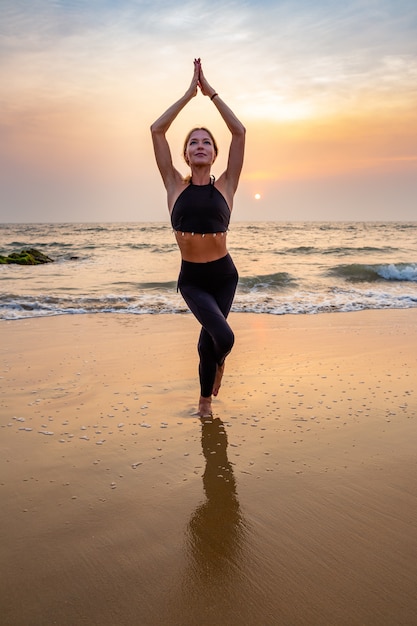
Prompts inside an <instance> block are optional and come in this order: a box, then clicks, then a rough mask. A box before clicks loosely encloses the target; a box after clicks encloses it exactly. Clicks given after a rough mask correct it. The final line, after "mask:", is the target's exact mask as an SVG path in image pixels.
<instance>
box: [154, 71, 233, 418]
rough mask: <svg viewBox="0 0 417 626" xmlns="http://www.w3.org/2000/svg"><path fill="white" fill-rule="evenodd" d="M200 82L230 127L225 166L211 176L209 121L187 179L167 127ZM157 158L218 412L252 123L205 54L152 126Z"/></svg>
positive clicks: (189, 147) (213, 151)
mask: <svg viewBox="0 0 417 626" xmlns="http://www.w3.org/2000/svg"><path fill="white" fill-rule="evenodd" d="M198 89H200V91H201V93H202V94H203V96H208V97H209V98H210V100H211V101H212V102H213V104H214V105H215V106H216V108H217V109H218V111H219V113H220V115H221V116H222V118H223V120H224V122H225V123H226V125H227V127H228V129H229V130H230V132H231V135H232V140H231V143H230V148H229V157H228V162H227V167H226V170H225V171H224V172H223V174H222V175H221V176H220V177H219V178H218V180H215V179H214V176H212V175H211V166H212V165H213V163H214V161H215V159H216V156H217V145H216V142H215V140H214V137H213V135H212V134H211V133H210V131H208V130H207V129H206V128H194V129H193V130H191V131H190V132H189V134H188V136H187V138H186V140H185V143H184V152H183V154H184V159H185V161H186V163H187V165H188V166H189V167H190V169H191V176H190V177H188V178H185V179H184V178H183V176H182V175H181V174H180V172H178V170H177V169H176V168H175V167H174V165H173V163H172V157H171V151H170V148H169V145H168V142H167V139H166V132H167V130H168V128H169V127H170V126H171V124H172V122H173V121H174V120H175V118H176V117H177V115H178V114H179V113H180V111H181V110H182V109H183V108H184V107H185V105H186V104H187V103H188V102H190V100H191V99H192V98H194V97H195V96H196V95H197V93H198ZM151 132H152V140H153V145H154V150H155V157H156V162H157V164H158V168H159V171H160V173H161V176H162V180H163V182H164V185H165V188H166V190H167V197H168V209H169V212H170V215H171V223H172V226H173V229H174V232H175V237H176V240H177V243H178V247H179V249H180V252H181V259H182V261H181V270H180V275H179V279H178V288H179V290H180V292H181V294H182V296H183V298H184V300H185V301H186V303H187V305H188V307H189V308H190V310H191V311H192V313H193V314H194V315H195V317H196V318H197V320H198V321H199V322H200V324H201V326H202V329H201V333H200V339H199V342H198V352H199V355H200V364H199V375H200V400H199V405H198V414H199V415H200V416H201V417H206V416H209V415H211V413H212V411H211V400H212V395H215V396H216V395H217V393H218V391H219V388H220V384H221V379H222V376H223V371H224V362H225V358H226V356H227V355H228V354H229V353H230V351H231V349H232V346H233V342H234V335H233V332H232V330H231V328H230V326H229V324H228V322H227V321H226V318H227V316H228V314H229V311H230V308H231V306H232V302H233V298H234V294H235V290H236V285H237V280H238V274H237V271H236V268H235V266H234V264H233V261H232V259H231V257H230V255H229V253H228V251H227V247H226V235H227V229H228V226H229V221H230V213H231V210H232V206H233V197H234V194H235V192H236V189H237V185H238V181H239V176H240V172H241V170H242V165H243V155H244V146H245V128H244V126H243V125H242V124H241V122H240V121H239V120H238V119H237V117H236V116H235V114H234V113H233V112H232V111H231V110H230V108H229V107H228V106H227V104H226V103H225V102H224V101H223V100H222V99H221V98H220V96H219V95H218V94H217V93H216V91H215V90H214V89H213V87H211V86H210V84H209V83H208V82H207V79H206V78H205V76H204V73H203V69H202V66H201V62H200V59H196V60H195V61H194V75H193V78H192V81H191V84H190V86H189V88H188V89H187V91H186V92H185V94H184V95H183V96H182V97H181V98H180V99H179V100H178V101H177V102H175V103H174V104H173V105H172V106H170V107H169V109H167V111H165V113H163V114H162V115H161V117H159V118H158V119H157V120H156V122H154V123H153V124H152V126H151Z"/></svg>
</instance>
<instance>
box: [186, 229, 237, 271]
mask: <svg viewBox="0 0 417 626" xmlns="http://www.w3.org/2000/svg"><path fill="white" fill-rule="evenodd" d="M175 238H176V240H177V244H178V247H179V249H180V252H181V257H182V258H183V259H184V261H189V262H190V263H210V261H217V260H218V259H221V258H223V257H224V256H226V254H227V247H226V239H227V233H206V234H204V235H201V234H200V233H194V234H193V233H182V232H181V231H175Z"/></svg>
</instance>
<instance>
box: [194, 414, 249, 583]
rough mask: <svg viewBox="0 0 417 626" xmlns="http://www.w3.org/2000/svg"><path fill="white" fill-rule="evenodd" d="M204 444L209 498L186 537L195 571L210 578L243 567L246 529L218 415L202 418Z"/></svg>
mask: <svg viewBox="0 0 417 626" xmlns="http://www.w3.org/2000/svg"><path fill="white" fill-rule="evenodd" d="M201 444H202V448H203V454H204V457H205V459H206V468H205V471H204V474H203V486H204V491H205V495H206V500H205V502H203V503H202V504H200V505H199V506H198V507H197V508H196V509H195V511H194V513H193V514H192V516H191V519H190V522H189V525H188V537H187V540H188V551H189V558H190V566H191V567H192V570H193V572H192V575H193V576H194V577H198V578H199V579H200V582H202V579H204V581H205V582H208V581H209V580H210V579H213V581H214V580H219V579H220V580H221V579H222V578H223V577H227V578H229V576H230V575H232V574H233V575H236V573H237V571H239V570H240V569H241V564H240V561H241V559H242V549H243V545H244V538H245V532H246V529H245V522H244V519H243V516H242V513H241V510H240V506H239V501H238V497H237V493H236V479H235V477H234V474H233V468H232V465H231V463H230V462H229V460H228V458H227V434H226V429H225V427H224V424H223V422H222V421H221V420H220V419H219V418H216V419H209V420H208V419H202V431H201Z"/></svg>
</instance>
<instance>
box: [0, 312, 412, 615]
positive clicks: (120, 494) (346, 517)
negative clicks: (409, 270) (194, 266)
mask: <svg viewBox="0 0 417 626" xmlns="http://www.w3.org/2000/svg"><path fill="white" fill-rule="evenodd" d="M230 321H231V325H232V326H233V328H234V330H235V333H236V344H235V348H234V350H233V352H232V354H231V355H230V357H229V358H228V361H227V364H226V372H225V376H224V380H223V386H222V388H221V390H220V394H219V396H218V398H217V399H216V400H215V401H214V404H213V407H214V418H213V420H208V421H207V422H205V423H204V424H202V423H201V421H200V420H199V419H198V418H196V417H195V415H193V412H194V411H195V408H196V401H197V399H198V388H197V355H196V348H195V344H196V340H197V334H198V326H197V323H196V322H195V321H194V319H193V318H192V317H191V316H190V315H177V316H174V315H166V316H165V315H160V316H137V317H132V316H114V315H97V316H62V317H55V318H43V319H31V320H26V321H24V320H21V321H17V322H2V323H1V325H0V338H1V341H0V351H1V367H0V494H1V507H0V533H1V544H0V563H1V571H2V583H1V585H0V615H1V618H0V623H1V624H2V626H9V625H13V626H15V625H16V626H21V625H24V626H29V625H36V626H38V625H39V626H40V625H42V626H44V625H46V624H48V625H49V624H58V625H60V626H77V625H78V624H88V625H89V626H95V625H100V626H103V625H104V626H110V625H111V626H115V625H117V626H124V625H126V626H130V625H138V624H140V625H152V626H153V625H158V626H159V625H178V626H188V625H190V626H191V625H195V624H199V625H213V626H215V625H217V624H219V625H220V624H222V625H254V626H255V625H256V626H258V625H262V626H276V625H285V626H287V625H303V624H306V625H314V626H320V625H326V626H327V625H333V624H335V625H336V624H337V625H338V626H344V625H346V626H348V625H349V626H353V625H358V626H359V625H364V624H366V625H367V626H371V625H378V626H382V625H387V626H388V625H389V626H392V625H393V624H401V625H410V626H411V625H414V624H416V620H417V595H416V592H415V589H416V586H417V532H416V528H417V471H416V470H417V455H416V452H415V448H416V436H417V426H416V424H417V422H416V416H417V390H416V382H417V374H416V372H417V324H416V321H417V310H416V309H414V310H412V309H411V310H406V311H375V312H371V311H369V312H361V313H348V314H342V313H337V314H326V315H316V316H282V317H276V316H267V315H252V314H232V315H231V316H230Z"/></svg>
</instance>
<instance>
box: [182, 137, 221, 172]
mask: <svg viewBox="0 0 417 626" xmlns="http://www.w3.org/2000/svg"><path fill="white" fill-rule="evenodd" d="M215 159H216V151H215V148H214V145H213V141H212V139H211V137H210V135H209V134H208V133H207V132H206V131H205V130H195V131H194V132H193V133H191V136H190V138H189V140H188V143H187V148H186V152H185V160H186V162H187V163H188V165H189V166H190V167H192V166H193V165H197V166H198V165H212V163H214V161H215Z"/></svg>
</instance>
